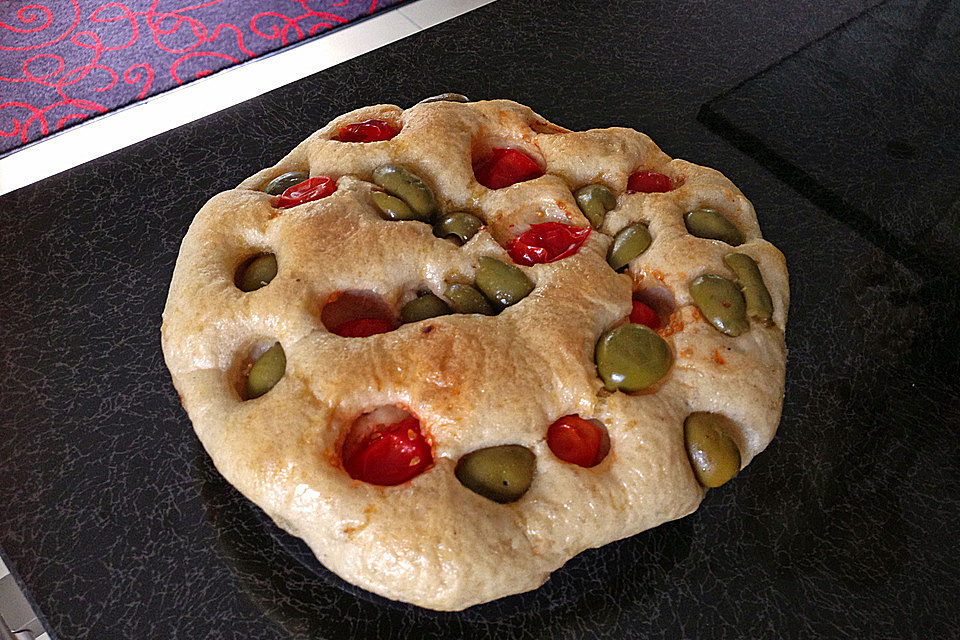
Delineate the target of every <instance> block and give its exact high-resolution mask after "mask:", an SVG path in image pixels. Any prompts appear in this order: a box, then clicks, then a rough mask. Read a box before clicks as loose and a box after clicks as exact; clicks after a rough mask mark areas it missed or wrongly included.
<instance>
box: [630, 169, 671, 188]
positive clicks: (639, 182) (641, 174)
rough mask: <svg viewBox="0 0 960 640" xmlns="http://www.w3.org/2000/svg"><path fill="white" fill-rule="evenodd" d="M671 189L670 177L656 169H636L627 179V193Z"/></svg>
mask: <svg viewBox="0 0 960 640" xmlns="http://www.w3.org/2000/svg"><path fill="white" fill-rule="evenodd" d="M671 189H673V184H672V183H671V182H670V178H668V177H667V176H665V175H663V174H662V173H657V172H656V171H637V172H636V173H631V174H630V177H629V178H628V179H627V193H663V192H664V191H670V190H671Z"/></svg>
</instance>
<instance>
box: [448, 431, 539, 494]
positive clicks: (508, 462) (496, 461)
mask: <svg viewBox="0 0 960 640" xmlns="http://www.w3.org/2000/svg"><path fill="white" fill-rule="evenodd" d="M536 468H537V456H536V455H534V453H533V451H530V449H527V448H526V447H523V446H520V445H519V444H502V445H499V446H496V447H487V448H485V449H477V450H476V451H471V452H470V453H468V454H466V455H465V456H463V457H461V458H460V460H458V461H457V466H456V468H455V469H454V475H456V476H457V480H459V481H460V484H462V485H463V486H465V487H466V488H467V489H470V491H473V492H474V493H478V494H480V495H481V496H483V497H484V498H487V499H488V500H493V501H494V502H499V503H500V504H505V503H507V502H516V501H517V500H519V499H520V498H521V497H523V494H525V493H526V492H527V489H529V488H530V484H531V483H532V482H533V473H534V471H536Z"/></svg>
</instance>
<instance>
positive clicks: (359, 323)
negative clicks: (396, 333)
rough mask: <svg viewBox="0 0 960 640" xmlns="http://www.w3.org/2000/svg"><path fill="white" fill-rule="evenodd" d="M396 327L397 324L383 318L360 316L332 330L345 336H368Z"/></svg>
mask: <svg viewBox="0 0 960 640" xmlns="http://www.w3.org/2000/svg"><path fill="white" fill-rule="evenodd" d="M396 328H397V327H396V325H394V324H393V323H392V322H390V321H389V320H385V319H383V318H358V319H356V320H350V321H348V322H344V323H343V324H341V325H338V326H337V327H336V328H335V329H331V331H333V333H335V334H337V335H338V336H343V337H344V338H366V337H367V336H375V335H377V334H378V333H386V332H388V331H393V330H394V329H396Z"/></svg>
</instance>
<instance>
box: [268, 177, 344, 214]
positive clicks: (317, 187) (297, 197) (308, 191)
mask: <svg viewBox="0 0 960 640" xmlns="http://www.w3.org/2000/svg"><path fill="white" fill-rule="evenodd" d="M336 190H337V181H336V180H334V179H333V178H331V177H330V176H316V177H314V178H307V179H306V180H304V181H303V182H301V183H300V184H295V185H293V186H292V187H290V188H289V189H287V190H286V191H284V192H283V193H282V194H280V198H279V199H278V200H277V208H278V209H289V208H290V207H295V206H297V205H298V204H303V203H304V202H313V201H314V200H319V199H320V198H326V197H327V196H329V195H330V194H332V193H333V192H334V191H336Z"/></svg>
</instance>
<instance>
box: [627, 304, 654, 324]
mask: <svg viewBox="0 0 960 640" xmlns="http://www.w3.org/2000/svg"><path fill="white" fill-rule="evenodd" d="M630 322H632V323H633V324H642V325H644V326H646V327H650V328H651V329H659V328H660V316H658V315H657V312H656V311H654V310H653V309H651V308H650V307H648V306H647V305H645V304H643V303H642V302H640V301H639V300H634V301H633V311H631V312H630Z"/></svg>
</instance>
